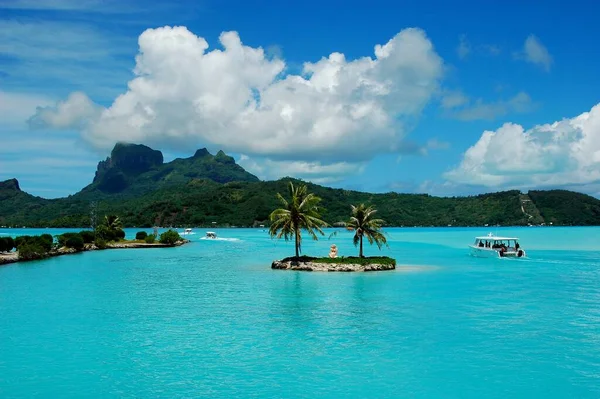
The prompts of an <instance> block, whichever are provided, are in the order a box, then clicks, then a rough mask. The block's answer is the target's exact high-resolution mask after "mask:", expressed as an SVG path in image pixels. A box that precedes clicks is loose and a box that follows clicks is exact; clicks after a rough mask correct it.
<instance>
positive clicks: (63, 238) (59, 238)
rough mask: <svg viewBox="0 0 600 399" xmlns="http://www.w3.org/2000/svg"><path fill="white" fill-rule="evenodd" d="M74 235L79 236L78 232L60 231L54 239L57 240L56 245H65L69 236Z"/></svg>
mask: <svg viewBox="0 0 600 399" xmlns="http://www.w3.org/2000/svg"><path fill="white" fill-rule="evenodd" d="M75 236H79V233H62V234H60V235H58V236H56V241H57V242H58V245H59V246H60V247H66V246H67V241H68V240H69V238H71V237H75Z"/></svg>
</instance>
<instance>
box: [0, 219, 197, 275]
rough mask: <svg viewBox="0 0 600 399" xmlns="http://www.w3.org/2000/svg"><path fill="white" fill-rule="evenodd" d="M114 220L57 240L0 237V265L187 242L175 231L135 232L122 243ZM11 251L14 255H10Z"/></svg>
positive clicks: (119, 223) (41, 237) (122, 234)
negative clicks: (98, 251) (90, 252)
mask: <svg viewBox="0 0 600 399" xmlns="http://www.w3.org/2000/svg"><path fill="white" fill-rule="evenodd" d="M121 226H122V224H121V222H120V220H119V218H118V217H117V216H113V215H111V216H106V217H105V219H104V223H103V224H102V225H100V226H98V228H96V229H94V230H82V231H80V232H79V233H72V232H70V233H64V234H60V235H57V236H52V235H50V234H42V235H39V236H28V235H24V236H18V237H16V238H12V237H0V265H4V264H8V263H15V262H22V261H31V260H40V259H46V258H50V257H56V256H62V255H70V254H74V253H80V252H86V251H96V250H106V249H130V248H169V247H177V246H180V245H183V244H186V243H188V242H189V240H186V239H183V238H182V237H181V236H180V235H179V233H177V231H174V230H168V231H165V232H163V233H162V234H160V236H159V235H157V234H150V235H149V234H148V233H146V232H145V231H139V232H138V233H137V234H136V237H135V240H126V239H125V232H124V231H123V229H122V228H121ZM13 249H16V251H14V252H13Z"/></svg>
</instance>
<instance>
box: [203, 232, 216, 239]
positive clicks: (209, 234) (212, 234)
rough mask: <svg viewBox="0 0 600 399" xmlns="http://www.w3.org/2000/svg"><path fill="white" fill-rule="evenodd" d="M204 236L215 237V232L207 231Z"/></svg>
mask: <svg viewBox="0 0 600 399" xmlns="http://www.w3.org/2000/svg"><path fill="white" fill-rule="evenodd" d="M205 238H210V239H212V240H214V239H216V238H217V233H215V232H214V231H207V232H206V237H205Z"/></svg>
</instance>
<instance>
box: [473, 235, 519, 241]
mask: <svg viewBox="0 0 600 399" xmlns="http://www.w3.org/2000/svg"><path fill="white" fill-rule="evenodd" d="M475 239H476V240H480V241H508V240H510V241H518V240H519V238H517V237H497V236H483V237H475Z"/></svg>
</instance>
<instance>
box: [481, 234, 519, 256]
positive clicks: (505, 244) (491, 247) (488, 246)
mask: <svg viewBox="0 0 600 399" xmlns="http://www.w3.org/2000/svg"><path fill="white" fill-rule="evenodd" d="M469 248H470V249H471V255H473V256H477V257H482V258H523V257H525V256H526V253H525V250H524V249H523V248H521V245H520V244H519V239H518V238H517V237H498V236H495V235H493V234H492V233H490V234H488V235H487V236H483V237H475V243H473V245H469Z"/></svg>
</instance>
